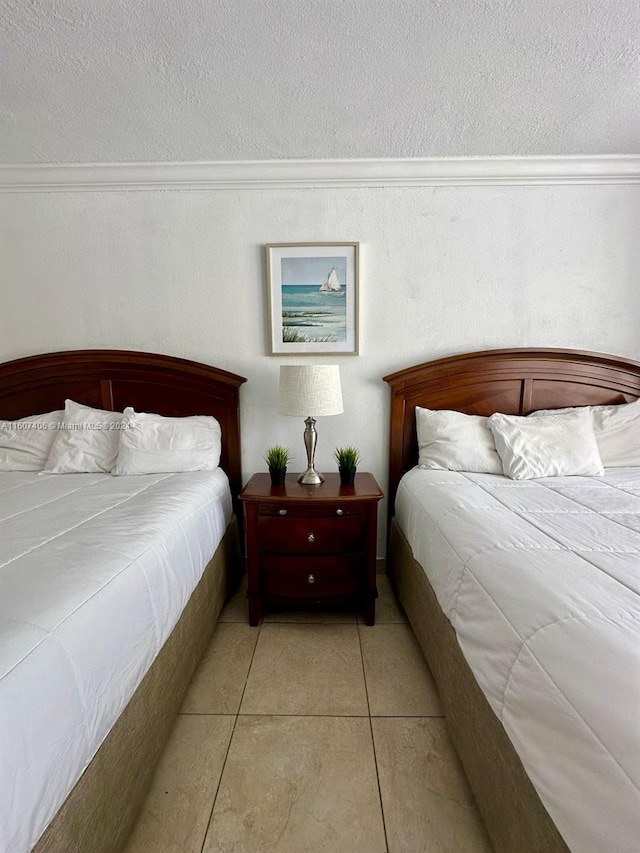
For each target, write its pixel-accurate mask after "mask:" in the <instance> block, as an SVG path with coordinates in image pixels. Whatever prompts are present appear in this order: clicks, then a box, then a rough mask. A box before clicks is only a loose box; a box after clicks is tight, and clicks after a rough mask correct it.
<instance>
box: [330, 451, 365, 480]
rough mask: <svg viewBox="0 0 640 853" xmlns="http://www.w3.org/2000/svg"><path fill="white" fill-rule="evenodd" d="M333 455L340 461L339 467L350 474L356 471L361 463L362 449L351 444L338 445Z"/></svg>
mask: <svg viewBox="0 0 640 853" xmlns="http://www.w3.org/2000/svg"><path fill="white" fill-rule="evenodd" d="M333 455H334V457H335V460H336V462H337V463H338V468H340V469H341V470H342V471H344V472H345V473H348V474H355V473H356V468H357V467H358V465H359V464H360V451H359V450H358V449H357V447H352V446H351V445H348V446H346V447H336V449H335V452H334V454H333Z"/></svg>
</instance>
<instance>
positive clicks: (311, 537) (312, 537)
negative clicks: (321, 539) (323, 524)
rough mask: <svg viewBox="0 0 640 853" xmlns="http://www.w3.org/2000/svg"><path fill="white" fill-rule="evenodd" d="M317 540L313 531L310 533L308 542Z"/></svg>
mask: <svg viewBox="0 0 640 853" xmlns="http://www.w3.org/2000/svg"><path fill="white" fill-rule="evenodd" d="M315 541H316V537H315V536H314V535H313V533H310V534H309V535H308V536H307V542H315Z"/></svg>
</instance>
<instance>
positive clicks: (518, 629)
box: [396, 468, 640, 853]
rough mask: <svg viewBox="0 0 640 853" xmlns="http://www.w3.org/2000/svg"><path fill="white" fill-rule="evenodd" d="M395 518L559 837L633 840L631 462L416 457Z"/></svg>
mask: <svg viewBox="0 0 640 853" xmlns="http://www.w3.org/2000/svg"><path fill="white" fill-rule="evenodd" d="M396 518H397V520H398V522H399V524H400V527H401V528H402V530H403V532H404V534H405V536H406V537H407V540H408V542H409V544H410V546H411V548H412V551H413V554H414V556H415V558H416V560H417V561H418V562H419V563H420V564H421V565H422V567H423V568H424V570H425V573H426V574H427V577H428V578H429V580H430V582H431V585H432V586H433V589H434V592H435V594H436V596H437V598H438V601H439V602H440V605H441V607H442V608H443V610H444V612H445V614H446V615H447V617H448V618H449V620H450V621H451V623H452V625H453V627H454V629H455V631H456V634H457V637H458V641H459V643H460V646H461V649H462V652H463V654H464V656H465V658H466V660H467V662H468V663H469V665H470V667H471V669H472V671H473V673H474V675H475V677H476V679H477V681H478V683H479V685H480V687H481V688H482V690H483V691H484V693H485V695H486V697H487V699H488V701H489V702H490V704H491V706H492V708H493V710H494V711H495V713H496V714H497V716H498V717H499V719H500V720H501V721H502V723H503V725H504V727H505V730H506V731H507V733H508V735H509V737H510V739H511V741H512V743H513V745H514V746H515V749H516V751H517V752H518V754H519V756H520V758H521V760H522V762H523V764H524V766H525V768H526V770H527V773H528V775H529V777H530V778H531V781H532V782H533V784H534V786H535V788H536V790H537V791H538V794H539V795H540V798H541V800H542V802H543V803H544V805H545V807H546V808H547V811H548V812H549V814H550V815H551V817H552V818H553V820H554V822H555V824H556V826H557V827H558V829H559V831H560V833H561V835H562V836H563V838H564V839H565V841H566V843H567V845H568V847H569V848H570V849H571V850H572V851H575V853H605V851H615V852H616V853H637V852H638V839H639V838H640V793H639V790H640V598H639V593H640V580H639V574H640V469H638V468H635V469H625V468H617V469H608V470H606V471H605V475H604V477H554V478H544V479H539V480H528V481H514V480H509V479H507V478H505V477H502V476H499V475H492V474H467V473H456V472H449V471H426V470H419V469H413V470H412V471H409V472H408V473H407V474H406V475H405V477H404V478H403V480H402V481H401V483H400V487H399V490H398V495H397V499H396ZM487 781H488V784H490V783H491V781H490V779H488V780H487Z"/></svg>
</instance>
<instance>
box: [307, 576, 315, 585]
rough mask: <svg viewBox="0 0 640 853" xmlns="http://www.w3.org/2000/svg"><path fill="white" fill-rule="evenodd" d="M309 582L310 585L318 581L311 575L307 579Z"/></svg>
mask: <svg viewBox="0 0 640 853" xmlns="http://www.w3.org/2000/svg"><path fill="white" fill-rule="evenodd" d="M307 580H308V581H309V583H315V582H316V579H315V578H314V576H313V575H309V577H308V578H307Z"/></svg>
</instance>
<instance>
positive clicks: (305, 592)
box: [261, 554, 363, 598]
mask: <svg viewBox="0 0 640 853" xmlns="http://www.w3.org/2000/svg"><path fill="white" fill-rule="evenodd" d="M261 562H262V572H263V576H262V593H263V595H267V596H273V597H275V598H333V597H340V596H351V595H356V594H357V593H358V591H359V589H360V581H359V578H360V577H361V574H362V568H363V558H362V556H361V555H358V556H353V555H352V556H350V557H331V558H327V557H276V556H272V555H270V554H264V555H263V557H262V560H261Z"/></svg>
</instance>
